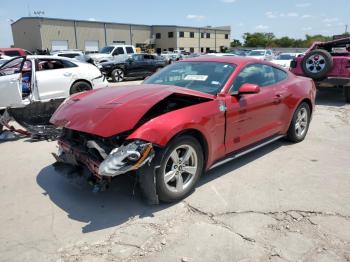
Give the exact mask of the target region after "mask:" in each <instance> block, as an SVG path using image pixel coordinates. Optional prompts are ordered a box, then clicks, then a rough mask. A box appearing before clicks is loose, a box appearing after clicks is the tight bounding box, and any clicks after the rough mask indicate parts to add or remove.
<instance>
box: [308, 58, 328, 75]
mask: <svg viewBox="0 0 350 262" xmlns="http://www.w3.org/2000/svg"><path fill="white" fill-rule="evenodd" d="M325 67H326V59H325V58H324V57H323V56H322V55H320V54H315V55H312V56H310V57H309V58H308V59H307V61H306V69H307V70H308V71H309V72H311V73H319V72H321V71H322V70H324V68H325Z"/></svg>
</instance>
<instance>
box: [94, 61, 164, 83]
mask: <svg viewBox="0 0 350 262" xmlns="http://www.w3.org/2000/svg"><path fill="white" fill-rule="evenodd" d="M166 64H167V63H166V61H165V60H164V59H163V58H162V57H159V56H157V55H149V54H133V55H132V56H131V57H130V58H127V59H125V60H121V61H110V62H104V63H101V66H100V67H99V68H100V70H101V72H102V73H103V74H104V75H106V76H107V78H109V77H110V78H112V81H114V82H121V81H123V80H124V78H127V77H132V78H145V77H147V76H149V75H152V74H153V73H154V72H156V71H158V70H159V69H160V68H163V67H164V66H166Z"/></svg>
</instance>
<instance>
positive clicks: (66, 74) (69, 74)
mask: <svg viewBox="0 0 350 262" xmlns="http://www.w3.org/2000/svg"><path fill="white" fill-rule="evenodd" d="M63 75H64V76H67V77H68V76H71V75H72V73H68V72H66V73H64V74H63Z"/></svg>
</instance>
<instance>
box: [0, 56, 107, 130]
mask: <svg viewBox="0 0 350 262" xmlns="http://www.w3.org/2000/svg"><path fill="white" fill-rule="evenodd" d="M107 86H108V83H107V81H106V80H105V77H104V76H103V75H102V74H101V72H100V70H99V69H98V68H97V67H96V66H94V65H91V64H89V63H85V62H79V61H77V60H74V59H70V58H65V57H58V56H42V55H35V56H26V57H24V56H20V57H16V58H13V59H11V60H9V61H7V62H6V63H5V64H3V65H2V66H0V94H1V95H0V129H1V128H2V125H6V123H5V122H6V121H9V117H8V116H10V117H12V118H14V119H15V120H16V121H17V122H18V123H20V124H21V125H22V126H24V127H26V128H27V129H28V125H31V124H47V123H48V121H49V119H50V117H51V115H52V114H53V112H54V111H55V110H56V109H57V107H58V106H59V105H60V104H61V103H62V101H63V100H64V99H65V98H67V97H69V96H70V95H72V94H74V93H78V92H82V91H87V90H91V89H96V88H103V87H107ZM5 110H6V112H7V114H6V115H7V117H6V119H3V117H1V115H4V112H5ZM41 117H42V119H40V118H41Z"/></svg>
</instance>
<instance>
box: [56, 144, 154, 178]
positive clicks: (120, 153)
mask: <svg viewBox="0 0 350 262" xmlns="http://www.w3.org/2000/svg"><path fill="white" fill-rule="evenodd" d="M89 142H90V143H89V144H88V147H89V148H90V149H94V150H97V151H98V152H99V153H100V155H101V158H103V160H99V159H97V158H94V157H92V156H91V155H90V154H89V153H88V152H87V151H86V150H85V149H82V148H80V147H78V146H72V145H71V144H70V143H69V142H67V141H64V140H59V141H58V145H59V152H58V154H57V155H56V154H53V155H54V157H55V158H56V160H57V161H58V162H62V163H65V164H69V165H72V166H81V165H83V166H85V167H87V169H88V170H89V171H90V172H91V173H92V175H94V176H95V177H97V178H99V179H103V178H112V177H115V176H118V175H121V174H125V173H128V172H130V171H132V170H137V169H138V168H140V167H142V166H143V165H144V164H146V163H147V162H151V161H152V159H153V157H154V150H153V146H152V144H151V143H147V142H143V141H138V140H136V141H132V142H130V143H128V144H124V145H122V146H120V147H119V148H115V149H114V150H112V151H111V152H110V154H109V155H107V154H106V153H104V151H103V149H102V148H101V147H99V146H98V145H97V144H96V143H95V142H93V141H89Z"/></svg>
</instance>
